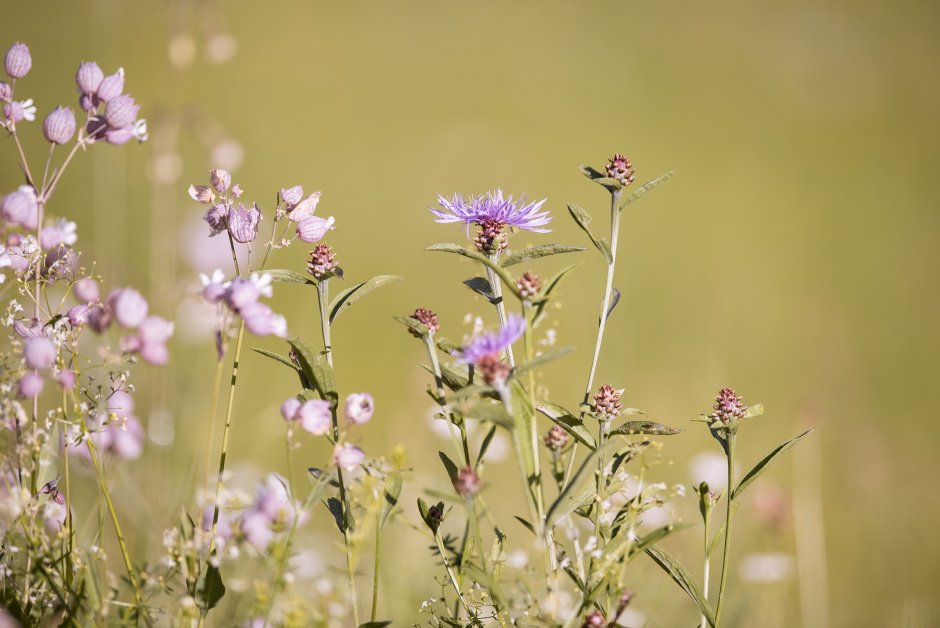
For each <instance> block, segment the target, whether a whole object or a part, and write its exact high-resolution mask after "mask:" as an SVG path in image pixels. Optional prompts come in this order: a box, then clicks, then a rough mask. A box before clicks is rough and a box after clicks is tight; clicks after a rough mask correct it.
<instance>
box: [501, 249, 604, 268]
mask: <svg viewBox="0 0 940 628" xmlns="http://www.w3.org/2000/svg"><path fill="white" fill-rule="evenodd" d="M585 250H586V249H585V248H584V247H583V246H571V245H568V244H540V245H539V246H533V247H532V248H528V249H523V250H521V251H518V252H516V253H510V254H509V255H506V256H505V257H503V258H502V260H500V262H499V265H500V266H502V267H503V268H508V267H510V266H515V265H516V264H521V263H522V262H528V261H530V260H534V259H539V258H540V257H548V256H549V255H558V254H560V253H577V252H578V251H585Z"/></svg>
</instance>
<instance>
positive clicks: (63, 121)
mask: <svg viewBox="0 0 940 628" xmlns="http://www.w3.org/2000/svg"><path fill="white" fill-rule="evenodd" d="M42 135H43V137H45V138H46V141H47V142H49V143H51V144H65V143H66V142H68V141H69V140H70V139H72V136H73V135H75V112H74V111H72V110H71V109H69V108H68V107H56V108H55V109H53V110H52V111H50V112H49V115H47V116H46V119H45V120H44V121H43V123H42Z"/></svg>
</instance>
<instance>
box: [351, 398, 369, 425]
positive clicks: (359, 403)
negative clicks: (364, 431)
mask: <svg viewBox="0 0 940 628" xmlns="http://www.w3.org/2000/svg"><path fill="white" fill-rule="evenodd" d="M345 412H346V420H347V421H349V422H350V423H352V424H353V425H362V424H363V423H368V422H369V419H371V418H372V414H373V413H374V412H375V402H374V401H373V400H372V395H370V394H369V393H352V394H351V395H349V396H348V397H346V407H345Z"/></svg>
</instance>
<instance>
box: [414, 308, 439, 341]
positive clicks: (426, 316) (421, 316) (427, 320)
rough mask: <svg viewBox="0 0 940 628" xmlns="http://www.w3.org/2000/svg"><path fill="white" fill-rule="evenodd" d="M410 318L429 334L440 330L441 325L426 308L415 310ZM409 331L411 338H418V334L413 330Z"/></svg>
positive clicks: (435, 316)
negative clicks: (423, 327) (422, 326)
mask: <svg viewBox="0 0 940 628" xmlns="http://www.w3.org/2000/svg"><path fill="white" fill-rule="evenodd" d="M411 318H413V319H415V320H416V321H418V322H419V323H421V324H422V325H424V326H425V327H427V329H428V333H429V334H435V333H437V332H438V330H440V328H441V325H440V323H439V322H438V320H437V314H435V313H434V312H432V311H431V310H429V309H427V308H424V307H419V308H418V309H417V310H415V313H414V314H412V315H411ZM409 331H410V332H411V334H412V335H413V336H415V337H418V336H419V334H418V332H416V331H414V330H413V329H409Z"/></svg>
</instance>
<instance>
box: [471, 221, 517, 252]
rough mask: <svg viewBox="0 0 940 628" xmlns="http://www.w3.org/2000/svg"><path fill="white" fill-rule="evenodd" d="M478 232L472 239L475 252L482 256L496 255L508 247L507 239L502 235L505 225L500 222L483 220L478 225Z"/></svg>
mask: <svg viewBox="0 0 940 628" xmlns="http://www.w3.org/2000/svg"><path fill="white" fill-rule="evenodd" d="M479 225H480V232H479V233H477V235H476V237H475V238H474V239H473V244H474V246H476V248H477V250H478V251H479V252H480V253H483V254H484V255H498V254H500V253H502V252H503V251H505V250H506V247H507V246H509V237H508V236H507V235H506V234H505V233H503V228H504V227H505V226H506V223H505V222H503V221H502V220H494V219H489V218H488V219H485V220H482V221H481V222H480V223H479Z"/></svg>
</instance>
